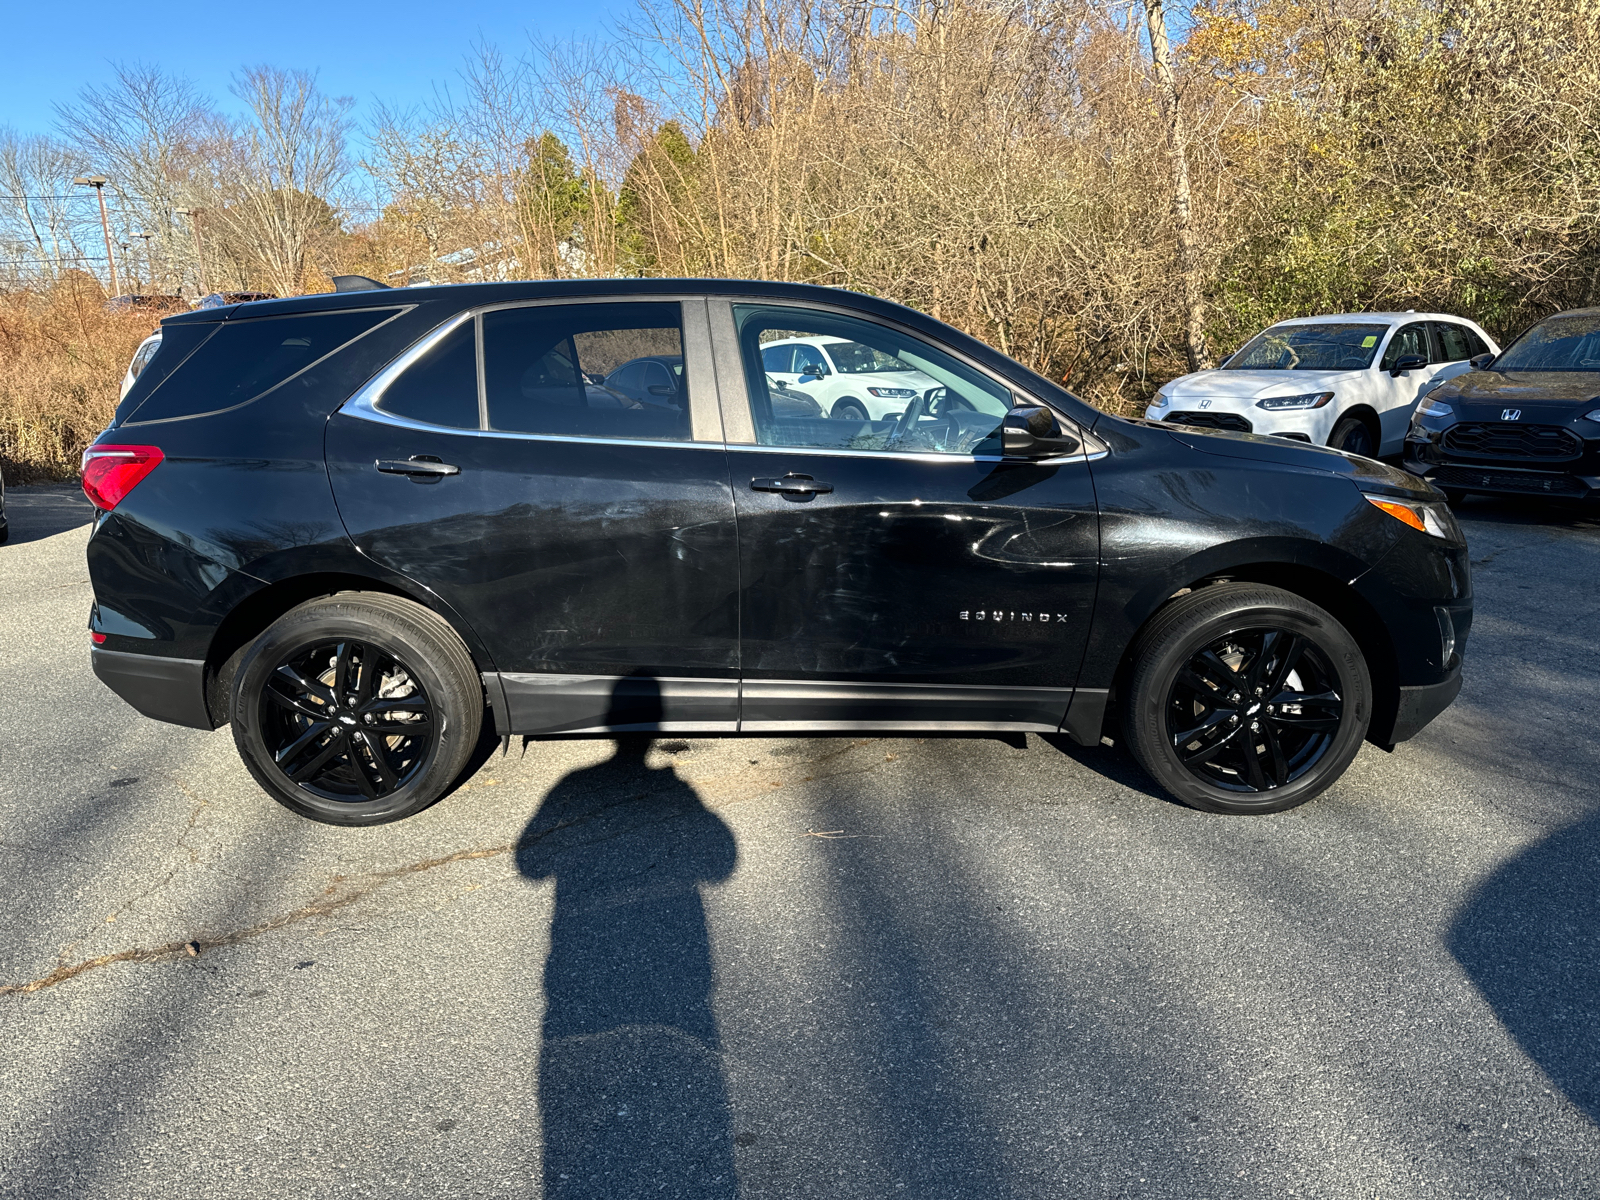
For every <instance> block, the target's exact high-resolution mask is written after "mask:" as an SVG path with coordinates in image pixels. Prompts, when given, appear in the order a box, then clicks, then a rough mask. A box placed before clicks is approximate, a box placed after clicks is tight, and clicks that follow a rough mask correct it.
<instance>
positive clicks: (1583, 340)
mask: <svg viewBox="0 0 1600 1200" xmlns="http://www.w3.org/2000/svg"><path fill="white" fill-rule="evenodd" d="M1494 369H1495V370H1496V371H1600V316H1596V315H1588V314H1586V315H1584V316H1580V317H1551V318H1550V319H1549V320H1548V321H1540V322H1539V323H1538V324H1537V325H1535V326H1534V327H1533V328H1532V329H1530V330H1528V332H1527V333H1525V334H1523V335H1522V336H1521V337H1519V338H1518V339H1517V340H1516V341H1515V342H1514V343H1513V344H1512V346H1511V349H1509V350H1507V351H1506V352H1505V353H1504V354H1502V355H1501V356H1500V357H1499V358H1497V359H1495V361H1494Z"/></svg>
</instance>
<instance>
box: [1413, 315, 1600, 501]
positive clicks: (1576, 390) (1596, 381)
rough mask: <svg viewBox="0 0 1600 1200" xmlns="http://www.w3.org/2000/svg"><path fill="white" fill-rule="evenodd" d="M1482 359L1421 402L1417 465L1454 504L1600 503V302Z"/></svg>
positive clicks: (1542, 326) (1559, 318)
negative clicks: (1501, 500) (1490, 498)
mask: <svg viewBox="0 0 1600 1200" xmlns="http://www.w3.org/2000/svg"><path fill="white" fill-rule="evenodd" d="M1472 366H1473V368H1474V369H1473V370H1472V371H1469V372H1468V373H1467V374H1465V375H1457V376H1455V377H1454V378H1452V379H1449V380H1447V381H1445V382H1444V383H1443V384H1441V385H1439V386H1438V387H1437V388H1435V389H1433V390H1432V391H1431V392H1429V393H1428V394H1427V395H1426V396H1425V397H1424V398H1423V400H1422V403H1421V404H1419V405H1418V406H1417V411H1416V413H1415V414H1414V416H1413V417H1412V420H1411V431H1410V432H1409V433H1408V434H1407V435H1406V449H1405V455H1406V457H1405V463H1406V467H1407V469H1409V470H1411V471H1413V472H1415V473H1416V474H1418V475H1422V476H1424V477H1426V478H1427V479H1428V480H1429V481H1430V482H1432V483H1433V485H1434V486H1435V487H1437V488H1439V489H1440V490H1442V491H1443V492H1444V494H1445V495H1446V496H1448V497H1449V498H1450V499H1451V501H1452V502H1459V501H1460V500H1461V499H1462V498H1464V497H1465V496H1466V495H1468V494H1469V493H1471V492H1486V493H1491V494H1497V495H1506V496H1549V497H1552V498H1555V499H1560V500H1578V501H1588V502H1594V501H1596V500H1600V308H1586V309H1577V310H1574V311H1572V312H1564V313H1558V314H1557V315H1556V316H1553V317H1548V318H1546V319H1545V320H1543V321H1540V322H1539V323H1538V324H1537V325H1535V326H1533V328H1531V329H1529V330H1528V331H1527V332H1526V333H1524V334H1523V335H1522V336H1521V337H1519V338H1518V339H1517V340H1516V341H1515V342H1513V343H1512V344H1511V345H1510V346H1509V347H1507V348H1506V349H1505V350H1504V351H1502V352H1501V353H1500V355H1499V357H1496V356H1495V355H1492V354H1483V355H1479V356H1478V357H1477V358H1474V359H1473V360H1472Z"/></svg>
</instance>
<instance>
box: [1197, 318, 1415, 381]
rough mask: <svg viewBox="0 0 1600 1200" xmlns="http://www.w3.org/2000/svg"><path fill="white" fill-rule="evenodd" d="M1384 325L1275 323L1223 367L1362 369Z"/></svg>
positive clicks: (1379, 340) (1257, 369) (1380, 337)
mask: <svg viewBox="0 0 1600 1200" xmlns="http://www.w3.org/2000/svg"><path fill="white" fill-rule="evenodd" d="M1388 332H1389V327H1388V326H1387V325H1370V324H1367V323H1365V322H1362V323H1359V324H1357V323H1350V324H1344V323H1339V324H1331V323H1330V324H1317V325H1274V326H1273V327H1272V328H1271V329H1268V330H1266V331H1265V332H1264V333H1259V334H1257V335H1256V336H1255V338H1254V339H1253V340H1252V341H1251V342H1250V343H1249V344H1248V345H1246V346H1245V348H1244V349H1243V350H1241V351H1239V353H1237V354H1235V355H1234V356H1233V357H1232V358H1230V359H1229V360H1228V361H1227V362H1226V363H1224V364H1223V366H1222V369H1223V370H1225V371H1364V370H1365V369H1366V368H1367V367H1369V366H1371V365H1372V358H1373V355H1375V354H1377V352H1378V345H1379V343H1381V342H1382V341H1383V335H1384V334H1386V333H1388Z"/></svg>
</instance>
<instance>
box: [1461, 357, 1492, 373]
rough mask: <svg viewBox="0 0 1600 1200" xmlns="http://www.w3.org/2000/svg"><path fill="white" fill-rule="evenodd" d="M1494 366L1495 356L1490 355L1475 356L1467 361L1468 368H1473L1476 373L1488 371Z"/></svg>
mask: <svg viewBox="0 0 1600 1200" xmlns="http://www.w3.org/2000/svg"><path fill="white" fill-rule="evenodd" d="M1493 365H1494V355H1493V354H1489V353H1484V354H1474V355H1473V356H1472V357H1471V358H1469V359H1467V366H1469V367H1471V368H1472V369H1473V370H1474V371H1487V370H1488V369H1489V368H1490V367H1491V366H1493Z"/></svg>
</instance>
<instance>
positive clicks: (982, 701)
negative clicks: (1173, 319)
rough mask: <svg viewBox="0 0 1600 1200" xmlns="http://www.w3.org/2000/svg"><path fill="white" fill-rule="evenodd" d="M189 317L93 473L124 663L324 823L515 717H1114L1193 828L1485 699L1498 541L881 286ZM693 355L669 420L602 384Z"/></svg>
mask: <svg viewBox="0 0 1600 1200" xmlns="http://www.w3.org/2000/svg"><path fill="white" fill-rule="evenodd" d="M342 283H343V285H346V286H348V285H349V284H350V281H342ZM355 286H357V287H360V284H359V282H357V284H356V285H355ZM162 328H163V334H162V340H161V344H160V349H159V351H157V353H156V355H155V357H154V358H152V359H151V361H150V363H149V364H148V366H146V368H145V370H144V371H143V372H142V373H141V374H140V376H139V378H138V380H137V381H136V383H135V385H134V387H133V388H132V389H130V391H129V392H128V394H127V396H126V397H125V398H124V399H123V402H122V403H121V405H120V406H119V408H118V410H117V415H116V419H115V421H114V423H113V424H112V425H111V427H109V428H108V429H107V430H106V431H105V432H104V433H103V434H102V435H101V437H100V438H99V439H98V440H97V441H96V443H95V444H94V445H93V446H91V447H90V449H89V450H88V451H87V452H86V453H85V470H84V487H85V491H86V492H87V493H88V495H89V497H90V499H91V500H93V501H94V503H95V505H96V506H97V508H98V509H99V513H98V516H97V518H96V521H95V528H94V531H93V535H92V537H91V538H90V541H89V545H88V560H89V573H90V576H91V579H92V581H93V585H94V594H95V602H94V606H93V609H92V612H91V616H90V631H91V640H92V644H93V645H92V660H93V666H94V670H95V672H96V673H97V674H98V675H99V677H100V678H101V679H102V680H103V681H105V682H106V683H107V684H108V685H109V686H110V687H111V688H112V689H113V690H114V691H116V692H117V693H118V694H119V695H121V696H122V697H123V698H124V699H126V700H127V701H128V702H129V703H131V704H132V705H133V706H134V707H135V708H137V709H139V710H140V711H141V712H143V713H145V714H147V715H149V716H151V717H155V718H158V719H160V720H165V721H170V722H174V723H177V724H180V725H187V726H192V727H196V728H201V729H214V728H218V727H220V726H222V725H224V724H231V727H232V732H233V737H234V740H235V742H236V744H237V746H238V749H239V751H240V754H241V756H242V758H243V760H244V762H245V764H246V766H247V767H248V768H249V770H250V771H251V773H252V774H253V776H254V777H255V779H256V780H257V781H258V782H259V783H260V784H261V786H262V787H263V789H264V790H265V791H267V792H268V793H269V794H270V795H272V796H273V797H274V798H275V799H277V800H278V801H279V802H281V803H283V804H285V805H286V806H288V807H290V808H291V809H293V810H295V811H297V812H300V813H302V814H304V815H307V816H310V817H313V818H315V819H318V820H322V821H327V822H332V823H339V824H348V825H361V824H373V823H377V822H381V821H388V820H394V819H396V818H398V817H402V816H405V815H408V814H410V813H412V812H415V811H417V810H419V809H421V808H423V807H425V806H426V805H428V804H430V803H432V802H434V801H435V800H437V799H438V798H439V797H440V796H442V795H444V794H446V793H447V792H448V791H449V790H450V789H451V788H452V787H453V786H455V785H456V784H457V783H458V782H459V780H460V779H461V777H462V775H463V773H464V771H465V770H466V768H467V764H468V762H469V759H470V757H471V755H472V753H473V750H474V748H475V747H477V746H480V745H484V744H487V739H489V738H490V737H493V736H495V735H499V736H510V735H514V734H520V735H526V736H529V737H533V738H547V737H575V736H602V735H611V736H615V735H618V734H626V733H641V734H649V733H655V732H673V733H695V734H703V735H718V734H721V735H740V734H744V735H774V734H777V735H782V734H788V735H794V736H816V735H828V734H835V733H840V734H844V733H857V732H890V733H893V732H901V733H918V734H938V733H945V732H951V733H955V732H969V731H987V732H1006V733H1019V732H1021V733H1028V732H1031V733H1038V734H1043V735H1057V734H1060V735H1063V736H1065V737H1066V738H1068V739H1071V740H1072V741H1075V742H1078V743H1080V744H1082V745H1086V746H1098V745H1099V744H1101V742H1102V740H1103V739H1105V738H1108V737H1109V738H1111V739H1113V740H1114V741H1118V742H1122V743H1125V744H1126V745H1127V746H1128V748H1129V749H1130V750H1131V751H1132V753H1133V755H1134V756H1135V758H1136V759H1137V760H1138V761H1139V762H1140V764H1141V765H1142V766H1143V767H1144V768H1145V769H1146V770H1147V771H1149V773H1150V774H1151V775H1152V777H1153V778H1154V779H1155V780H1156V781H1157V782H1158V783H1159V784H1160V785H1161V786H1162V787H1163V788H1165V789H1166V790H1167V791H1168V792H1169V793H1171V794H1172V795H1174V796H1176V797H1178V798H1179V799H1181V800H1183V801H1185V802H1186V803H1188V804H1191V805H1193V806H1195V807H1198V808H1202V809H1206V810H1209V811H1214V812H1225V813H1260V812H1273V811H1278V810H1281V809H1285V808H1289V807H1292V806H1293V805H1296V804H1299V803H1302V802H1304V801H1305V800H1308V799H1310V798H1311V797H1312V796H1315V795H1317V794H1318V793H1320V792H1321V791H1323V790H1324V789H1326V788H1327V787H1328V786H1330V785H1331V784H1332V783H1333V782H1334V781H1335V780H1337V779H1338V778H1339V776H1340V775H1341V774H1342V773H1343V772H1344V770H1345V769H1346V767H1347V766H1348V765H1349V763H1350V762H1351V760H1352V759H1353V758H1354V757H1355V755H1356V754H1357V752H1358V751H1359V750H1360V748H1361V746H1362V743H1363V741H1368V742H1372V743H1375V744H1376V745H1378V746H1380V747H1382V748H1384V749H1393V747H1394V745H1395V744H1396V743H1398V742H1401V741H1404V740H1405V739H1407V738H1409V737H1411V736H1413V735H1414V734H1416V733H1417V732H1418V731H1419V730H1420V729H1422V728H1423V726H1425V725H1426V724H1427V723H1428V722H1429V721H1430V720H1432V719H1433V718H1434V717H1435V716H1436V715H1437V714H1438V713H1439V712H1441V711H1442V710H1443V709H1444V708H1445V707H1446V706H1448V705H1449V703H1450V702H1451V701H1452V700H1453V699H1454V697H1455V695H1456V693H1457V691H1458V690H1459V688H1460V686H1461V656H1462V654H1463V652H1464V650H1465V646H1466V641H1467V633H1468V630H1469V628H1470V625H1471V619H1472V589H1471V583H1470V578H1469V573H1468V559H1467V553H1466V546H1465V543H1464V541H1463V539H1462V537H1461V533H1460V530H1459V528H1458V527H1457V526H1456V524H1455V521H1454V519H1453V517H1452V516H1451V514H1450V511H1449V508H1448V506H1447V505H1446V504H1445V503H1444V501H1443V497H1442V496H1440V494H1439V493H1438V492H1437V491H1435V490H1434V489H1432V488H1430V487H1429V485H1428V484H1427V483H1425V482H1423V481H1422V480H1419V479H1417V478H1416V477H1415V476H1413V475H1410V474H1407V473H1406V472H1403V471H1398V470H1395V469H1392V468H1389V467H1386V466H1384V465H1383V464H1381V463H1377V462H1373V461H1371V460H1367V459H1363V458H1358V457H1355V456H1350V455H1345V454H1342V453H1339V452H1337V451H1332V450H1327V449H1323V448H1318V447H1312V446H1304V445H1299V444H1297V443H1292V442H1287V441H1284V440H1282V439H1277V438H1264V437H1256V436H1252V435H1237V434H1223V433H1210V432H1205V431H1201V430H1195V429H1188V428H1173V427H1171V426H1162V425H1158V424H1155V423H1148V422H1142V421H1127V420H1122V419H1120V418H1117V417H1114V416H1110V415H1107V414H1105V413H1102V412H1099V411H1097V410H1096V409H1094V408H1092V407H1090V406H1089V405H1087V404H1085V403H1083V402H1082V401H1080V400H1079V399H1077V398H1076V397H1075V396H1073V395H1071V394H1070V393H1068V392H1066V391H1064V390H1062V389H1061V388H1060V387H1059V386H1057V385H1056V384H1054V383H1052V382H1050V381H1049V380H1048V379H1045V378H1043V377H1042V376H1040V375H1038V374H1036V373H1034V372H1033V371H1031V370H1029V369H1028V368H1026V367H1024V366H1022V365H1021V364H1019V363H1017V362H1015V361H1014V360H1012V359H1010V358H1008V357H1006V356H1004V355H1002V354H1000V353H998V352H997V351H995V350H993V349H992V348H990V347H988V346H986V345H984V344H982V343H981V342H978V341H976V340H974V339H973V338H971V337H968V336H967V335H965V334H962V333H960V332H959V331H957V330H955V329H953V328H951V327H950V326H947V325H945V324H943V323H941V322H939V321H937V320H934V319H932V318H930V317H928V316H926V315H924V314H921V313H918V312H915V311H913V310H911V309H908V308H903V307H901V306H899V305H896V304H892V303H889V302H887V301H883V300H879V299H875V298H872V297H868V296H863V295H859V294H855V293H851V292H846V291H840V290H835V289H830V288H821V287H814V286H807V285H799V284H775V283H756V282H745V281H716V280H712V281H706V280H588V281H576V282H574V281H551V282H528V283H494V284H464V285H455V286H449V287H434V288H419V289H393V290H390V289H382V288H379V287H377V286H376V285H372V286H370V287H365V288H362V289H361V290H348V291H340V292H336V293H332V294H325V295H316V296H305V297H297V298H293V299H285V300H274V301H258V302H255V303H251V304H249V305H240V306H235V307H219V308H214V309H210V310H205V311H200V312H193V313H187V314H183V315H180V316H175V317H169V318H168V319H167V320H166V321H165V322H163V327H162ZM796 336H801V337H813V338H829V339H848V340H850V341H852V342H858V343H860V344H862V345H864V346H866V347H868V348H870V350H871V351H872V352H873V353H874V354H875V355H876V356H877V358H878V360H879V361H882V362H883V363H886V364H888V367H886V369H889V368H890V367H892V368H893V369H894V370H896V371H901V372H907V373H909V372H921V373H922V374H924V375H927V376H929V377H931V378H933V379H934V380H936V381H937V384H938V386H937V387H934V388H929V389H927V390H926V391H925V392H915V391H913V393H912V394H911V395H910V396H909V397H908V399H907V403H906V406H905V409H904V411H903V412H898V413H895V414H892V415H890V416H888V417H886V418H884V419H865V418H863V419H853V418H852V419H840V418H832V417H827V416H824V415H822V414H821V413H820V410H818V412H817V413H816V414H814V415H813V414H812V413H811V412H810V410H809V409H807V408H804V407H800V406H796V405H793V404H790V403H784V402H783V398H782V397H781V396H780V397H778V398H777V402H775V398H774V396H773V394H772V388H771V384H770V381H769V379H768V376H767V374H766V373H765V371H764V369H763V358H762V347H763V345H765V344H767V343H769V342H771V341H774V340H778V339H783V338H793V337H796ZM677 356H681V361H682V372H681V376H678V377H677V378H676V379H675V380H674V386H676V387H677V388H678V394H677V395H676V396H674V397H672V401H673V403H672V404H671V405H670V406H663V405H660V404H644V403H639V404H637V405H635V406H633V407H626V406H623V407H618V406H617V405H615V404H600V403H598V402H597V401H596V400H595V398H594V393H595V386H594V383H593V381H594V380H596V379H601V378H606V377H608V376H610V375H612V374H613V373H614V372H615V371H617V370H618V368H619V367H622V366H623V365H625V364H626V363H629V362H635V361H638V360H650V359H657V360H671V359H672V358H674V357H677ZM680 380H681V382H680Z"/></svg>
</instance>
